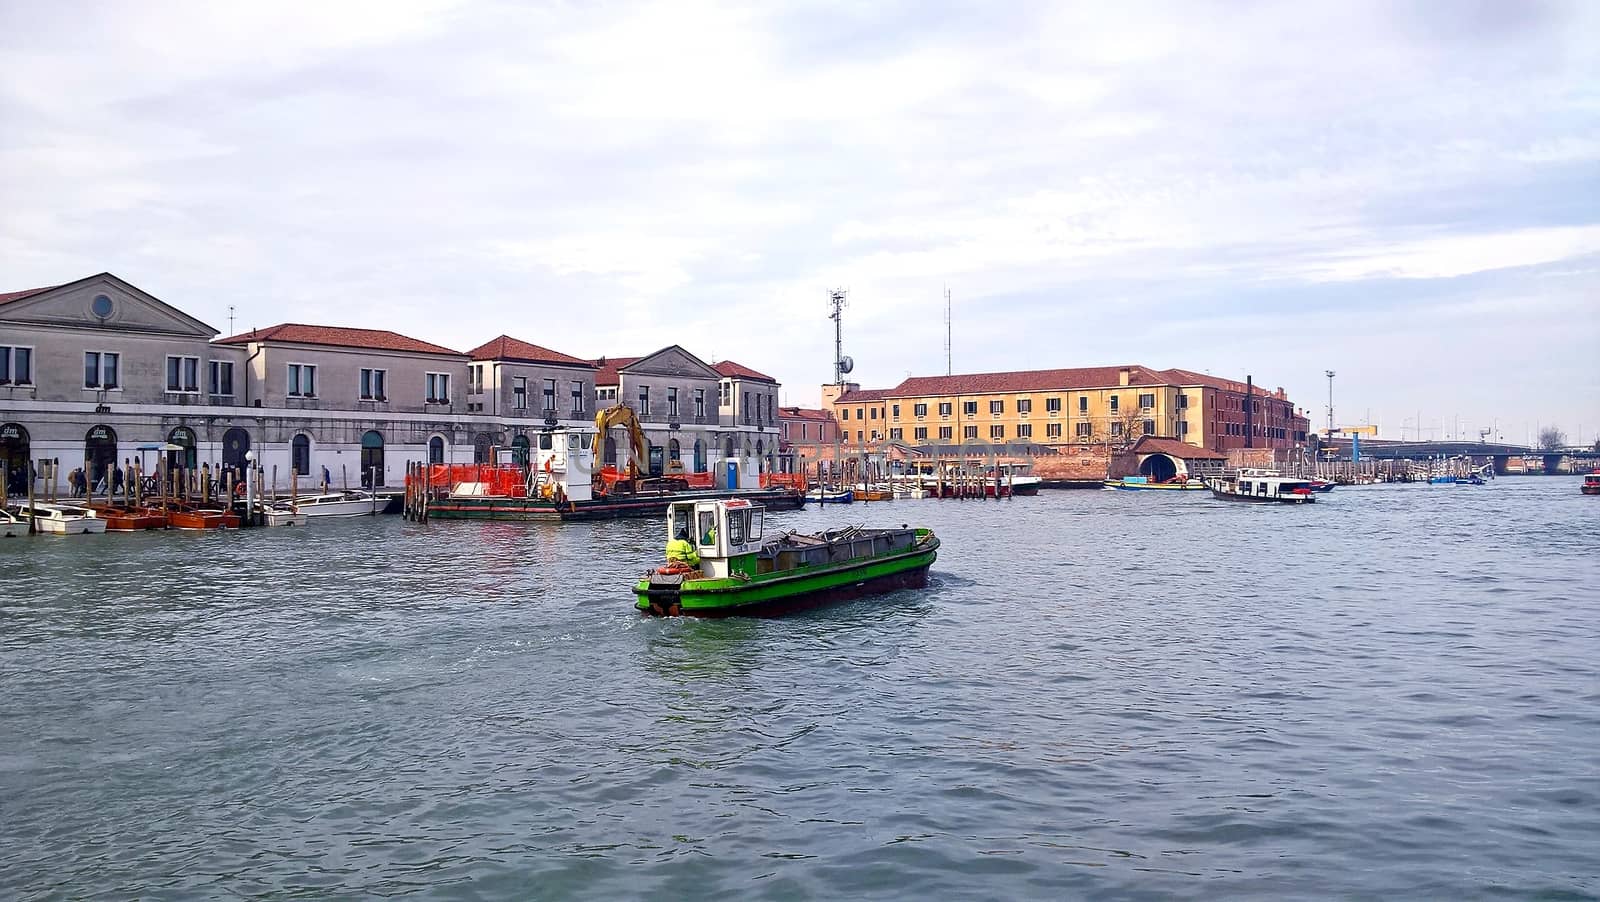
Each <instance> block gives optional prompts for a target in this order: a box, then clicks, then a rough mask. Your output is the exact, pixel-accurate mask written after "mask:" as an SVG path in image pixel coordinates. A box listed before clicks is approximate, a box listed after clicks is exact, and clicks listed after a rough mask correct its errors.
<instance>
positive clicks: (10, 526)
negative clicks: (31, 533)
mask: <svg viewBox="0 0 1600 902" xmlns="http://www.w3.org/2000/svg"><path fill="white" fill-rule="evenodd" d="M27 534H28V521H27V520H23V519H21V518H20V517H18V516H17V515H16V514H13V513H12V512H10V511H8V510H6V509H5V508H3V507H0V538H7V539H9V538H11V537H12V536H25V535H27Z"/></svg>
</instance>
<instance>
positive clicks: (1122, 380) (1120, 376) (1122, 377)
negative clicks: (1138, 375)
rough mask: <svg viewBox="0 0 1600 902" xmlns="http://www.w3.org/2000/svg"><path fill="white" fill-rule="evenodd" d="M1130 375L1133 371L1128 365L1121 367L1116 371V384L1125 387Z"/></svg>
mask: <svg viewBox="0 0 1600 902" xmlns="http://www.w3.org/2000/svg"><path fill="white" fill-rule="evenodd" d="M1132 375H1133V371H1132V370H1131V369H1129V368H1128V367H1123V368H1122V369H1120V370H1118V371H1117V384H1118V385H1120V386H1123V387H1126V386H1127V384H1128V381H1129V378H1130V377H1131V376H1132Z"/></svg>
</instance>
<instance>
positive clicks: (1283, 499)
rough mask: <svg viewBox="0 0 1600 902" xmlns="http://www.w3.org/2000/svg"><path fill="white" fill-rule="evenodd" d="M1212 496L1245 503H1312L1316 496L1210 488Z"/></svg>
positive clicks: (1314, 501)
mask: <svg viewBox="0 0 1600 902" xmlns="http://www.w3.org/2000/svg"><path fill="white" fill-rule="evenodd" d="M1211 494H1212V496H1214V497H1217V498H1221V499H1222V500H1223V501H1243V502H1245V503H1247V504H1314V503H1316V500H1317V496H1316V495H1313V494H1310V493H1307V494H1304V495H1242V494H1236V493H1234V492H1224V491H1219V490H1217V489H1212V490H1211Z"/></svg>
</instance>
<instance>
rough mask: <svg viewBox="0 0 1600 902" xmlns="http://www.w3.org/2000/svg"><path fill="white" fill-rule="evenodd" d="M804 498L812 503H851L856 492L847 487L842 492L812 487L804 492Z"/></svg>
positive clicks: (854, 498)
mask: <svg viewBox="0 0 1600 902" xmlns="http://www.w3.org/2000/svg"><path fill="white" fill-rule="evenodd" d="M806 500H807V501H809V502H811V503H812V504H853V503H854V502H855V500H856V493H855V492H852V491H850V490H849V489H845V490H844V491H842V492H835V491H831V490H830V491H824V490H822V489H812V490H811V491H809V492H806Z"/></svg>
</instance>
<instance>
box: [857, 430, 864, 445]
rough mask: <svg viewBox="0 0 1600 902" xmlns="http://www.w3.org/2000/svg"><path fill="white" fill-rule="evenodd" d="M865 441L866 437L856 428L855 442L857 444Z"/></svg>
mask: <svg viewBox="0 0 1600 902" xmlns="http://www.w3.org/2000/svg"><path fill="white" fill-rule="evenodd" d="M865 441H866V439H865V438H863V437H862V436H861V430H860V429H857V430H856V444H858V445H859V444H862V443H864V442H865Z"/></svg>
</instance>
